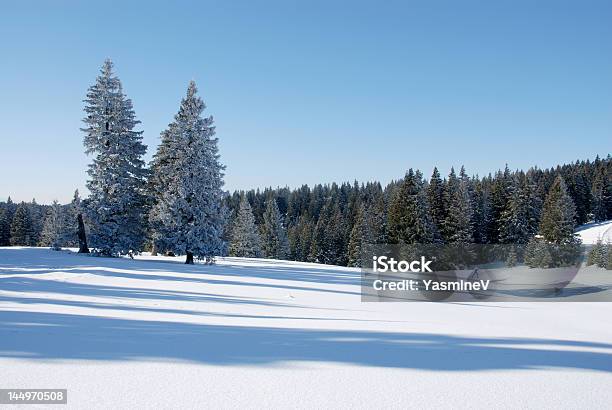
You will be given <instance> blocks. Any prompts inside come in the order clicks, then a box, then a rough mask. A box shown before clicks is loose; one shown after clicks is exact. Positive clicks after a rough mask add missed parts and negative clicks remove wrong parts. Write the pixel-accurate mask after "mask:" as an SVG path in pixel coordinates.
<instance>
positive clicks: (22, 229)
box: [11, 202, 36, 246]
mask: <svg viewBox="0 0 612 410" xmlns="http://www.w3.org/2000/svg"><path fill="white" fill-rule="evenodd" d="M11 245H13V246H34V245H36V243H35V242H34V236H33V235H32V220H31V219H30V211H29V209H28V206H27V204H26V203H25V202H22V203H21V204H20V205H19V206H18V207H17V210H16V211H15V214H14V215H13V221H12V222H11Z"/></svg>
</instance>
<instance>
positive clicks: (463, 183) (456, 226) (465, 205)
mask: <svg viewBox="0 0 612 410" xmlns="http://www.w3.org/2000/svg"><path fill="white" fill-rule="evenodd" d="M448 187H449V191H448V194H447V197H448V214H447V216H446V220H445V221H444V229H445V232H446V240H447V241H448V242H450V243H461V244H466V243H473V241H474V227H473V218H474V214H473V212H474V211H473V207H472V198H471V195H470V191H471V189H470V180H469V178H468V177H467V175H465V172H464V170H463V169H462V172H461V178H456V177H455V176H454V173H453V172H452V170H451V174H450V175H449V179H448Z"/></svg>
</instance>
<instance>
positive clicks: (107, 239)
mask: <svg viewBox="0 0 612 410" xmlns="http://www.w3.org/2000/svg"><path fill="white" fill-rule="evenodd" d="M85 113H86V117H85V118H84V119H83V122H84V123H85V125H86V127H85V128H82V130H83V132H84V133H85V137H84V140H83V141H84V145H85V152H86V153H87V154H88V155H93V156H94V158H93V161H92V163H91V164H90V165H89V169H88V171H87V173H88V174H89V177H90V179H89V180H88V181H87V188H89V191H90V196H89V198H88V201H87V209H86V214H87V220H88V223H89V230H90V235H89V239H90V245H91V246H92V247H93V248H95V249H96V251H97V252H98V253H99V254H102V255H108V256H115V255H120V254H127V253H128V252H130V251H134V252H138V251H139V250H140V248H141V245H142V242H143V237H144V214H145V195H144V187H145V185H144V184H145V178H146V173H147V171H146V169H145V167H144V166H145V163H144V161H143V160H142V157H143V155H144V154H145V152H146V146H145V145H144V144H143V143H142V131H134V128H135V127H136V126H137V125H138V124H140V121H138V120H137V119H136V116H135V114H134V109H133V107H132V101H131V100H130V99H129V98H127V97H126V95H125V94H124V93H123V89H122V86H121V82H120V80H119V78H117V77H116V76H115V74H114V73H113V64H112V62H111V61H110V60H106V61H105V62H104V65H103V66H102V70H101V74H100V75H99V76H98V78H97V79H96V83H95V84H94V85H93V86H91V87H90V88H89V90H88V92H87V97H86V99H85Z"/></svg>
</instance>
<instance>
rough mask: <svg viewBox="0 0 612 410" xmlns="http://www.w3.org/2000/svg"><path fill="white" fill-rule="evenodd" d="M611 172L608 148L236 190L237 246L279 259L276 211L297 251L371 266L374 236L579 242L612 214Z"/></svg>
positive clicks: (231, 202)
mask: <svg viewBox="0 0 612 410" xmlns="http://www.w3.org/2000/svg"><path fill="white" fill-rule="evenodd" d="M611 175H612V160H611V157H610V155H608V156H607V157H606V158H605V159H600V158H599V157H597V158H596V159H595V160H594V161H590V160H587V161H577V162H576V163H573V164H567V165H562V166H557V167H556V168H550V169H545V170H542V169H538V168H531V169H529V170H527V171H526V172H524V171H511V170H510V169H509V168H508V167H506V168H505V169H504V170H503V171H502V170H500V171H498V172H496V173H495V174H493V175H487V176H486V177H478V176H468V174H467V171H466V170H465V168H463V167H462V168H461V169H460V170H459V172H458V173H456V172H455V170H454V169H451V171H450V173H449V174H448V175H447V176H445V177H442V175H441V174H440V172H439V171H438V169H437V168H434V170H433V173H432V175H431V177H430V178H429V179H425V178H424V176H423V174H422V173H421V172H420V171H414V170H412V169H410V170H408V172H407V173H406V175H405V177H404V178H403V179H401V180H398V181H393V182H391V183H389V184H388V185H386V186H384V187H383V186H382V185H381V184H380V183H378V182H370V183H367V184H359V183H358V182H354V183H353V184H350V183H344V184H341V185H338V184H331V185H316V186H314V187H312V188H310V187H308V186H306V185H304V186H302V187H301V188H299V189H294V190H290V189H288V188H277V189H271V188H268V189H265V190H263V191H260V190H250V191H247V192H234V193H233V194H232V195H231V196H230V197H229V198H228V199H227V204H228V207H229V208H230V210H231V214H232V221H233V225H234V226H233V230H232V233H233V235H232V236H230V237H229V238H228V239H229V240H230V243H231V244H233V246H230V254H235V255H237V256H260V255H264V256H267V257H278V253H274V252H276V251H273V250H270V249H276V248H275V247H270V246H269V242H270V241H271V240H274V241H276V242H278V240H277V239H276V238H274V237H273V236H270V234H269V232H270V231H274V229H276V228H273V229H271V228H270V226H271V225H272V223H271V221H274V219H280V221H278V222H276V223H275V224H276V226H278V225H280V226H281V227H282V228H281V229H280V231H281V232H280V233H279V234H278V235H277V237H280V238H283V237H284V236H285V235H286V237H287V243H286V249H285V250H284V251H283V252H285V253H286V254H287V255H288V258H289V259H292V260H298V261H310V262H320V263H327V264H336V265H348V266H359V265H360V264H361V246H362V244H364V243H390V244H397V243H405V244H419V243H420V244H427V243H482V244H527V243H529V241H530V240H532V239H533V238H534V237H536V236H543V237H544V238H546V240H548V241H550V242H554V243H564V242H570V241H571V240H572V238H573V231H574V228H575V227H576V226H577V225H581V224H584V223H587V222H590V221H605V220H609V219H612V178H611ZM553 188H554V189H553ZM547 200H548V205H547ZM275 208H276V209H278V211H276V209H275ZM250 214H252V216H249V215H250ZM249 238H250V239H249ZM280 243H283V240H282V239H281V240H280ZM260 244H262V245H260Z"/></svg>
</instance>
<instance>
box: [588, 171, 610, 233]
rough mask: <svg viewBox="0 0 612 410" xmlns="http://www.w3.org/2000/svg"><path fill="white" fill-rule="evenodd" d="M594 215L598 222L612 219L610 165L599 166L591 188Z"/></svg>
mask: <svg viewBox="0 0 612 410" xmlns="http://www.w3.org/2000/svg"><path fill="white" fill-rule="evenodd" d="M591 203H592V208H591V209H592V216H593V219H594V220H595V221H596V222H602V221H606V220H608V219H612V176H611V174H610V167H609V166H605V165H604V164H602V165H600V166H599V167H597V169H596V170H595V176H594V178H593V185H592V188H591Z"/></svg>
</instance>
